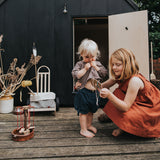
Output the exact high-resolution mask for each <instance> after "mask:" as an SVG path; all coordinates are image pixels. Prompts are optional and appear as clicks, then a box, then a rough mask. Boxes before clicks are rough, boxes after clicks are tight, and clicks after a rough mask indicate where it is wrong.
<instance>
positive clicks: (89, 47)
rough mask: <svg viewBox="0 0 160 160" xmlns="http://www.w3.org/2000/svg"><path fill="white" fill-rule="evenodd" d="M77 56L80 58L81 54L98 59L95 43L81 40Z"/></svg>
mask: <svg viewBox="0 0 160 160" xmlns="http://www.w3.org/2000/svg"><path fill="white" fill-rule="evenodd" d="M77 54H79V55H80V56H82V55H83V54H85V55H87V56H96V57H97V58H98V57H99V56H100V51H99V49H98V45H97V43H96V42H94V41H93V40H90V39H88V38H86V39H84V40H82V42H81V44H80V46H79V48H78V52H77Z"/></svg>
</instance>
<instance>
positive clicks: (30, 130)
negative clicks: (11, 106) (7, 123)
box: [12, 106, 35, 141]
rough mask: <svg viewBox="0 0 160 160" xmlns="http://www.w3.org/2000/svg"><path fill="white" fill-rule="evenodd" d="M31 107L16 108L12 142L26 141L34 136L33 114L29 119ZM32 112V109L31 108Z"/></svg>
mask: <svg viewBox="0 0 160 160" xmlns="http://www.w3.org/2000/svg"><path fill="white" fill-rule="evenodd" d="M31 108H32V107H31V106H22V107H21V106H20V107H16V113H17V128H16V129H14V130H13V131H12V139H13V140H14V141H26V140H29V139H31V138H33V136H34V128H35V127H34V114H33V116H32V119H33V120H32V121H31V118H30V109H31ZM32 109H33V110H34V108H32Z"/></svg>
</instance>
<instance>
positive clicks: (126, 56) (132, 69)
mask: <svg viewBox="0 0 160 160" xmlns="http://www.w3.org/2000/svg"><path fill="white" fill-rule="evenodd" d="M112 58H116V59H117V60H119V61H121V62H122V65H123V70H122V74H121V75H120V77H118V78H117V77H116V76H115V74H114V72H113V69H112ZM109 63H110V73H111V76H112V77H113V78H114V79H117V80H125V79H128V78H130V77H131V76H132V75H135V74H138V72H139V66H138V63H137V61H136V59H135V56H134V54H133V53H132V52H131V51H129V50H127V49H124V48H120V49H118V50H116V51H115V52H114V53H112V55H111V57H110V61H109Z"/></svg>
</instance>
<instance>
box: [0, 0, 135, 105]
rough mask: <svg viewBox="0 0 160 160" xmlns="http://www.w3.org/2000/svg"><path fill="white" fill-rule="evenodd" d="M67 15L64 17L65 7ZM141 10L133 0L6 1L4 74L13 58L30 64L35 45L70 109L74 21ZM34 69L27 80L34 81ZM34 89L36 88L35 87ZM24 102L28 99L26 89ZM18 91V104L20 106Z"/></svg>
mask: <svg viewBox="0 0 160 160" xmlns="http://www.w3.org/2000/svg"><path fill="white" fill-rule="evenodd" d="M65 3H66V4H67V10H68V13H67V14H64V13H63V7H64V4H65ZM135 10H138V8H137V6H136V5H135V4H134V3H133V2H132V1H130V0H5V2H4V3H2V4H1V5H0V34H4V40H3V43H2V47H3V48H4V49H5V53H3V55H2V57H3V63H4V70H7V68H8V66H9V63H10V62H11V61H12V59H13V58H14V57H17V58H18V60H19V61H18V65H19V66H20V65H22V64H23V62H27V61H28V60H29V58H30V55H31V53H32V43H33V42H35V43H36V47H37V50H38V54H39V55H41V56H42V59H41V61H40V62H39V64H38V66H40V65H47V66H48V67H49V68H50V69H51V91H53V92H55V93H56V94H57V96H58V97H59V98H60V103H61V105H63V106H70V105H72V102H73V95H72V76H71V70H72V67H73V66H72V63H73V62H72V59H73V58H72V55H73V53H72V52H73V49H72V48H73V38H72V37H73V28H72V19H73V18H75V17H101V16H103V17H104V16H106V17H107V16H108V15H112V14H119V13H125V12H132V11H135ZM33 76H34V68H32V69H31V70H30V71H29V72H28V73H27V76H26V79H27V78H32V77H33ZM32 89H35V88H34V85H33V86H32ZM23 92H24V99H26V97H27V92H28V91H25V89H24V90H23ZM18 98H19V90H18V91H17V92H16V96H15V103H16V105H18V104H19V99H18Z"/></svg>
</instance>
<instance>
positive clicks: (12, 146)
mask: <svg viewBox="0 0 160 160" xmlns="http://www.w3.org/2000/svg"><path fill="white" fill-rule="evenodd" d="M100 112H101V111H98V112H97V113H96V114H95V118H94V121H93V124H94V126H96V127H97V129H98V133H97V134H96V136H95V137H94V138H90V139H88V138H85V137H83V136H81V135H80V134H79V129H80V126H79V120H78V117H77V115H76V112H75V110H74V109H73V108H62V109H60V111H59V112H57V113H56V116H52V115H50V114H44V115H43V114H37V115H36V116H35V126H36V128H35V135H34V137H33V139H30V140H28V141H25V142H14V141H13V140H11V131H12V130H13V129H15V128H16V125H17V116H16V115H14V114H1V115H0V159H3V160H5V159H8V160H10V159H22V160H27V159H28V160H29V159H38V160H41V159H42V160H49V159H54V160H68V159H70V160H74V159H76V160H77V159H79V160H90V159H94V160H101V159H109V160H117V159H118V160H135V159H136V160H143V159H144V160H159V157H160V140H155V139H153V138H152V139H147V138H141V137H136V136H133V135H130V134H127V133H125V134H123V135H121V136H119V137H113V136H112V135H111V133H112V130H113V129H114V128H115V127H116V126H115V125H114V124H113V123H99V122H98V120H97V117H98V115H99V113H100Z"/></svg>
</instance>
